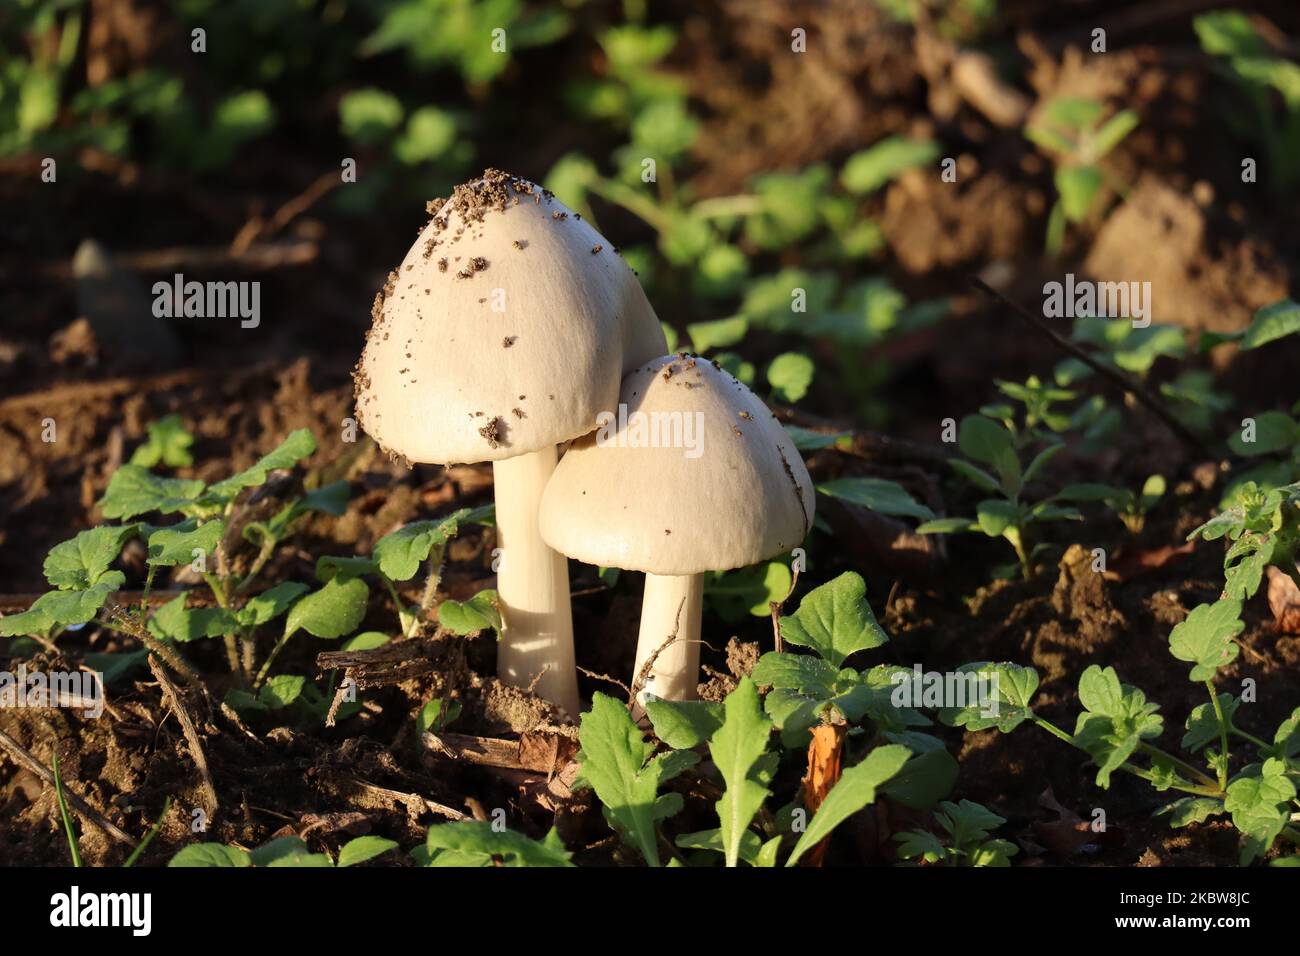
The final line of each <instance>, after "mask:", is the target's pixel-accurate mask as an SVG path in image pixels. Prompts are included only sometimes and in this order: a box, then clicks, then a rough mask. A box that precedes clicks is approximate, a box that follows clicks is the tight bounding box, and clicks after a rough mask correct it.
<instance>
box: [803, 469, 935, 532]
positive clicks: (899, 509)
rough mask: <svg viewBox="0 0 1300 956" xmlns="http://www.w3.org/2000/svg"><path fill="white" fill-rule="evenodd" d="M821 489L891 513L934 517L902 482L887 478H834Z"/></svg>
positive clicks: (886, 513)
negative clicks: (909, 492)
mask: <svg viewBox="0 0 1300 956" xmlns="http://www.w3.org/2000/svg"><path fill="white" fill-rule="evenodd" d="M817 490H818V491H820V492H821V493H822V494H824V495H828V496H829V497H831V498H840V499H843V500H844V501H849V502H852V503H853V504H855V505H861V506H862V507H863V508H867V509H869V510H871V511H875V512H877V513H878V514H882V515H889V516H890V517H895V518H897V517H908V518H920V519H922V520H923V521H928V520H930V519H931V518H933V517H934V512H933V511H931V510H930V509H929V508H927V507H926V506H925V505H923V504H921V503H920V502H919V501H917V500H916V499H915V498H913V497H912V496H911V495H910V494H908V493H907V490H906V489H905V488H904V487H903V486H902V485H900V484H898V483H897V482H894V481H887V480H885V479H884V478H834V479H832V480H830V481H824V482H822V483H821V484H820V485H818V486H817Z"/></svg>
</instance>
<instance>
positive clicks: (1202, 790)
mask: <svg viewBox="0 0 1300 956" xmlns="http://www.w3.org/2000/svg"><path fill="white" fill-rule="evenodd" d="M1031 719H1032V720H1033V722H1034V723H1035V724H1037V725H1038V726H1039V727H1041V728H1042V729H1043V730H1046V731H1047V732H1048V733H1049V734H1051V735H1052V736H1054V737H1056V738H1058V739H1059V740H1063V741H1065V742H1066V743H1067V744H1069V745H1070V746H1071V747H1073V748H1075V749H1076V750H1083V752H1084V753H1087V751H1086V750H1084V748H1083V747H1081V746H1079V744H1078V743H1077V742H1076V741H1075V739H1074V737H1072V736H1071V735H1070V734H1067V733H1066V732H1065V731H1064V730H1062V729H1061V728H1060V727H1057V726H1056V725H1055V724H1053V723H1052V722H1051V721H1050V720H1047V719H1046V718H1045V717H1040V716H1039V715H1038V714H1034V715H1033V716H1032V718H1031ZM1141 746H1142V747H1143V748H1144V749H1147V750H1148V751H1149V752H1154V753H1155V754H1158V755H1159V756H1161V757H1163V758H1165V759H1166V760H1169V761H1170V762H1171V763H1174V764H1181V765H1182V766H1184V767H1186V769H1187V770H1189V771H1190V772H1191V773H1192V774H1193V775H1194V776H1196V777H1198V778H1200V779H1202V780H1204V781H1205V782H1206V783H1207V784H1209V786H1204V787H1197V786H1189V787H1185V786H1182V785H1181V784H1173V785H1171V787H1170V789H1171V790H1179V791H1182V792H1183V793H1191V794H1195V795H1196V796H1198V797H1222V796H1223V790H1222V788H1219V789H1212V787H1213V786H1214V781H1213V780H1211V779H1210V778H1209V777H1208V776H1206V775H1205V774H1203V773H1201V772H1200V771H1199V770H1197V769H1196V768H1195V767H1193V766H1191V765H1190V764H1186V763H1185V762H1184V761H1181V760H1179V759H1178V758H1177V757H1173V756H1171V755H1169V754H1167V753H1165V752H1164V751H1163V750H1161V749H1159V748H1158V747H1151V746H1149V745H1148V744H1142V745H1141ZM1119 769H1120V770H1123V771H1124V772H1126V773H1130V774H1132V775H1133V776H1135V777H1141V778H1142V779H1143V780H1145V781H1147V783H1152V784H1154V783H1155V780H1154V778H1153V775H1152V773H1151V771H1149V770H1143V769H1142V768H1141V767H1131V766H1129V765H1128V764H1121V765H1120V768H1119Z"/></svg>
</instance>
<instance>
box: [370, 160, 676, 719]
mask: <svg viewBox="0 0 1300 956" xmlns="http://www.w3.org/2000/svg"><path fill="white" fill-rule="evenodd" d="M516 198H519V199H520V201H518V202H516V201H515V199H516ZM527 199H532V200H533V201H531V202H530V201H526V200H527ZM553 212H555V213H566V214H567V212H568V210H567V209H566V207H565V206H564V205H563V204H562V203H560V202H559V201H558V200H556V199H554V198H553V197H552V196H551V195H550V194H548V193H544V192H543V191H542V189H541V188H540V187H538V186H535V185H534V184H532V183H530V182H527V181H525V180H521V179H517V178H515V177H513V176H509V175H507V174H505V173H502V172H500V171H498V170H488V171H487V172H486V173H484V174H483V176H482V178H481V179H478V180H475V181H473V182H470V183H466V184H464V185H461V186H458V187H456V190H455V192H454V193H453V195H452V198H451V199H450V200H448V201H447V202H446V203H445V204H444V205H443V206H442V207H441V208H440V209H439V210H437V211H436V213H435V215H434V218H433V220H432V221H431V222H430V223H429V224H428V225H427V226H426V227H425V228H424V230H423V232H422V233H421V235H420V238H418V239H417V240H416V242H415V245H413V246H412V247H411V249H410V251H409V252H408V253H407V254H406V259H405V260H404V262H403V265H402V267H401V268H400V269H399V270H398V272H397V276H398V278H397V279H396V280H394V282H393V286H392V288H386V289H385V292H384V293H383V295H382V297H381V298H382V301H381V302H380V303H378V304H377V307H376V310H375V313H374V315H375V323H376V325H377V326H378V325H379V324H381V323H382V324H383V327H384V329H385V330H386V331H391V332H393V333H394V334H393V336H392V339H391V341H390V340H389V339H388V336H387V335H384V336H382V337H381V336H378V335H371V336H370V337H369V339H368V341H367V344H366V348H365V351H364V353H363V354H362V356H361V363H360V368H359V374H358V376H357V382H358V390H357V411H358V417H359V419H360V421H361V423H362V425H363V427H364V428H365V429H366V431H367V432H369V433H370V435H371V436H372V437H373V438H374V439H375V440H376V441H377V442H378V443H379V445H380V446H381V447H384V448H390V449H392V450H393V451H395V452H397V453H399V454H401V455H403V456H405V457H406V458H407V459H409V460H411V461H414V462H429V463H439V464H452V463H457V462H483V461H490V462H492V474H493V480H494V483H495V486H496V487H495V490H496V506H497V512H496V523H497V539H498V540H497V543H498V545H499V547H501V548H502V554H501V562H500V564H499V570H498V573H497V591H498V593H499V595H500V599H501V604H502V617H503V619H504V623H505V628H504V632H503V634H502V636H501V642H500V644H499V645H498V651H497V663H498V672H499V674H500V677H501V679H502V680H503V681H505V682H507V683H510V684H514V685H516V686H521V687H527V686H529V685H530V684H532V683H533V682H534V680H536V690H537V693H538V694H540V695H541V696H543V697H546V698H548V699H549V700H552V701H554V702H555V703H557V704H559V705H560V706H561V707H563V708H564V709H565V710H566V711H568V712H569V713H570V714H571V715H573V716H577V714H578V690H577V673H576V669H575V667H574V656H573V624H572V620H571V615H570V609H569V575H568V564H567V562H566V561H565V559H564V557H563V556H562V555H559V554H557V553H556V552H554V551H552V550H551V549H550V548H548V547H547V546H546V544H545V542H544V541H542V538H541V535H540V534H539V532H538V528H537V508H538V505H539V503H540V502H541V496H542V491H543V489H544V488H545V487H546V483H547V480H548V479H549V478H550V476H551V473H552V471H553V470H554V468H555V464H556V461H557V457H558V456H557V450H556V446H557V445H558V444H559V443H562V442H566V441H569V440H570V439H573V438H577V437H579V436H581V435H584V434H586V433H588V432H590V431H591V430H592V428H594V427H595V422H596V415H597V413H598V412H599V411H600V410H601V409H603V408H608V407H610V405H612V404H613V403H614V402H615V401H616V400H617V397H618V388H619V380H620V378H622V376H623V375H625V374H626V373H627V372H628V371H630V370H631V369H633V368H635V367H636V366H637V365H639V364H640V363H642V362H645V361H646V360H647V359H649V358H651V357H653V356H655V355H658V354H660V353H661V352H663V351H664V349H665V348H666V347H667V346H666V343H665V341H664V335H663V330H662V327H661V326H660V324H659V320H658V318H657V317H656V316H655V313H654V310H653V309H651V307H650V303H649V302H647V301H646V297H645V293H644V292H642V291H641V286H640V284H639V283H638V282H637V280H636V278H635V277H634V276H633V275H632V270H631V269H629V268H628V267H627V266H626V265H625V264H624V263H622V262H621V261H617V262H616V261H613V260H610V259H603V258H593V257H592V255H591V252H590V250H591V247H592V246H593V245H596V244H599V243H601V242H605V241H607V240H605V239H604V238H603V237H602V236H601V235H600V233H598V232H596V230H595V229H593V228H592V227H591V226H590V225H589V224H588V223H586V222H577V221H573V222H567V223H565V225H564V226H563V227H557V226H556V225H555V223H554V222H553V221H552V218H551V214H552V213H553ZM433 238H437V239H438V240H439V242H440V243H441V246H440V249H442V250H445V251H446V252H447V254H448V255H449V256H450V257H451V258H452V260H453V261H454V262H461V261H462V260H463V261H464V262H469V263H471V264H474V268H473V269H471V270H469V273H468V277H466V278H457V277H456V276H457V273H456V272H455V271H453V270H448V271H446V272H443V271H442V268H443V265H445V263H446V259H445V258H443V259H440V260H437V261H435V260H433V259H431V258H428V259H427V258H425V256H424V249H425V245H426V243H427V242H428V241H429V240H430V239H433ZM516 242H519V243H522V244H523V245H525V246H526V247H527V248H528V255H527V256H520V255H511V254H508V252H507V250H511V249H512V248H513V246H514V244H515V243H516ZM462 271H463V270H462ZM413 289H418V290H419V291H420V294H419V296H418V300H417V297H416V296H414V295H407V294H406V293H408V292H410V291H412V290H413ZM425 289H428V290H430V291H429V293H428V294H427V295H426V294H424V290H425ZM485 290H500V291H501V292H502V293H503V294H502V295H501V299H500V300H501V301H502V302H503V303H504V305H505V311H504V312H501V313H498V312H496V311H490V310H489V311H485V310H484V309H483V308H482V307H481V306H479V305H478V304H477V303H478V300H479V299H480V298H481V297H482V296H483V295H484V293H485ZM488 294H489V295H492V294H493V293H488ZM417 301H418V305H419V310H418V311H417V308H416V303H417ZM519 329H527V330H528V334H527V335H526V336H523V337H522V338H519V339H518V341H517V342H515V344H514V345H513V347H511V348H502V343H503V341H506V340H507V339H512V338H513V336H514V334H515V332H516V330H519ZM399 342H405V343H407V344H406V345H405V346H404V347H401V346H399V345H398V343H399ZM404 352H410V353H412V355H413V357H412V358H406V357H405V355H404V354H403V353H404ZM406 368H409V369H410V373H408V374H407V375H403V374H402V371H401V370H402V369H406ZM412 375H413V376H414V377H413V378H412V377H411V376H412ZM403 386H405V387H403ZM520 395H549V396H551V397H552V398H553V399H554V401H550V402H547V403H546V405H545V406H541V407H536V408H531V409H530V410H529V411H528V413H527V415H526V416H525V415H521V414H518V413H515V412H512V409H515V408H517V407H518V405H519V401H520V399H519V398H518V397H517V396H520ZM539 675H540V676H539Z"/></svg>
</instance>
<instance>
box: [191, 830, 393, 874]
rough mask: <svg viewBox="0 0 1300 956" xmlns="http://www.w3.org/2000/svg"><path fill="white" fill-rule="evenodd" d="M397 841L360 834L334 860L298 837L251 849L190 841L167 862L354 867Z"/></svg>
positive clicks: (277, 840) (192, 864) (390, 848)
mask: <svg viewBox="0 0 1300 956" xmlns="http://www.w3.org/2000/svg"><path fill="white" fill-rule="evenodd" d="M396 847H397V843H396V842H394V841H393V840H388V839H385V838H384V837H379V836H361V837H357V838H356V839H354V840H349V841H348V842H347V843H345V844H343V846H342V848H341V849H340V850H339V855H338V859H337V860H335V859H333V858H332V857H330V855H329V854H328V853H313V852H311V850H310V849H308V847H307V844H306V843H304V842H303V841H302V839H301V838H300V837H296V836H286V837H277V838H276V839H274V840H271V841H270V842H269V843H265V844H263V845H262V846H259V847H257V848H256V849H254V850H245V849H242V848H241V847H237V846H227V845H226V844H224V843H194V844H191V845H190V846H187V847H185V848H184V849H183V850H181V851H180V852H179V853H177V854H176V855H175V856H174V857H172V859H171V862H170V863H168V864H167V865H168V866H169V867H171V866H176V867H220V868H228V867H247V866H254V867H263V866H275V867H280V866H295V867H326V868H330V867H337V868H340V869H341V868H343V867H347V866H356V865H357V864H358V863H365V862H366V861H367V860H373V859H374V858H375V857H378V856H382V855H383V854H385V853H387V852H388V851H389V850H392V849H395V848H396Z"/></svg>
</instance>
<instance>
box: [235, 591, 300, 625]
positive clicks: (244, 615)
mask: <svg viewBox="0 0 1300 956" xmlns="http://www.w3.org/2000/svg"><path fill="white" fill-rule="evenodd" d="M308 590H310V588H308V587H307V585H305V584H303V583H302V582H300V581H284V582H282V583H280V584H277V585H276V586H275V587H272V588H267V589H266V590H265V591H263V592H262V593H261V594H258V595H256V596H254V597H252V598H249V600H248V603H247V604H245V605H244V606H243V607H241V608H240V609H239V610H238V611H236V612H235V618H236V619H237V620H238V621H239V624H240V626H241V627H257V626H258V625H260V624H265V623H266V622H267V621H272V620H275V618H277V617H279V616H280V615H281V614H283V613H284V612H285V611H287V610H289V608H290V607H292V606H293V602H294V601H296V600H298V598H299V597H301V596H302V595H303V594H305V593H306V592H307V591H308Z"/></svg>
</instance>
